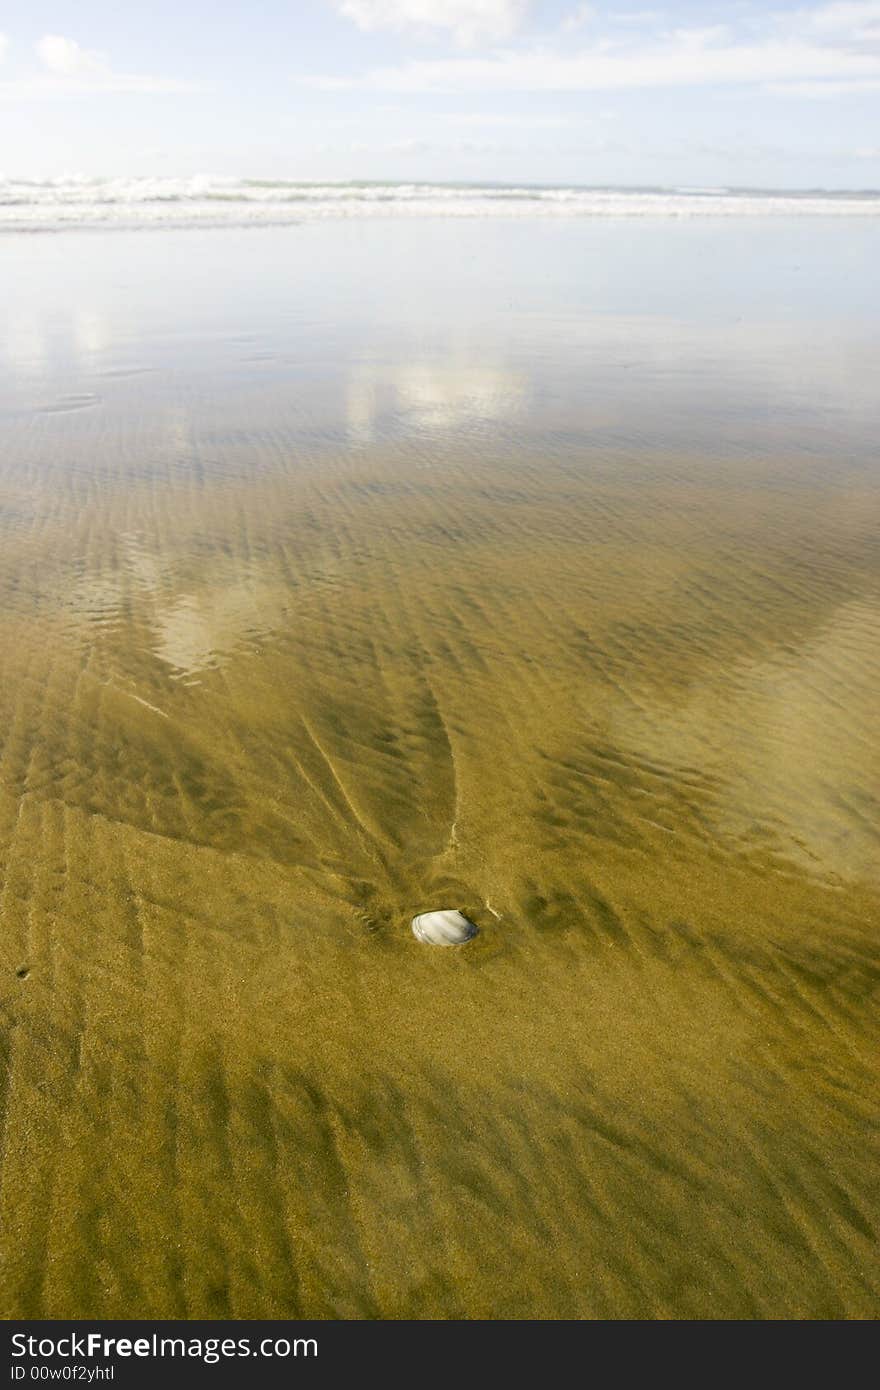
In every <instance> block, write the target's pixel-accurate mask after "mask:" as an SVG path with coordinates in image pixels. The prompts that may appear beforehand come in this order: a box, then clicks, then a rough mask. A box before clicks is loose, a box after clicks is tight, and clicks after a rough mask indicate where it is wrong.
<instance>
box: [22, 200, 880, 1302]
mask: <svg viewBox="0 0 880 1390" xmlns="http://www.w3.org/2000/svg"><path fill="white" fill-rule="evenodd" d="M94 220H95V225H89V226H87V227H84V228H80V229H64V228H63V227H61V228H59V227H56V228H55V230H54V231H53V232H51V233H46V234H32V233H25V232H22V231H20V230H19V231H7V232H6V233H4V235H3V246H4V251H5V252H6V258H7V275H8V278H9V282H10V291H9V306H8V311H7V314H6V320H5V323H4V329H3V331H4V333H5V337H2V335H0V350H2V355H3V359H4V368H5V370H4V373H3V382H4V384H3V387H2V391H0V418H2V429H3V435H4V444H5V447H4V449H3V451H2V457H0V539H2V544H0V623H2V629H3V631H2V638H0V920H2V933H0V980H2V986H0V1000H2V1018H3V1027H2V1036H0V1041H2V1046H3V1049H4V1059H5V1091H4V1093H3V1111H2V1113H3V1129H2V1172H3V1177H2V1187H0V1229H2V1231H3V1233H4V1234H3V1237H2V1240H3V1265H2V1268H3V1278H2V1289H3V1302H4V1306H3V1309H2V1311H3V1314H4V1316H6V1317H11V1316H16V1317H29V1318H141V1317H143V1318H290V1317H303V1318H383V1319H402V1318H443V1319H449V1318H542V1319H551V1318H552V1319H557V1318H658V1319H668V1318H869V1317H872V1316H876V1314H877V1310H878V1291H880V1268H878V1261H877V1249H876V1230H877V1221H878V1214H880V1213H878V1199H877V1191H876V1180H875V1175H874V1168H875V1164H874V1160H873V1154H872V1150H871V1139H870V1136H871V1134H872V1132H873V1129H874V1127H875V1126H876V1122H877V1118H878V1108H880V1107H878V1096H877V1087H876V1022H875V1016H874V1012H873V1007H872V1005H873V1003H874V996H875V993H876V982H877V978H878V969H880V965H878V952H877V926H878V918H880V911H878V909H880V873H878V863H880V856H878V818H877V811H878V801H877V791H878V786H880V748H878V743H880V740H878V731H877V719H876V710H877V702H878V692H877V687H878V674H880V647H878V638H880V563H878V560H880V555H878V535H880V528H878V522H880V470H878V461H877V450H876V441H877V438H878V433H880V401H878V399H877V393H876V381H875V379H874V378H875V371H874V367H873V364H874V362H876V356H877V349H878V336H880V330H878V323H880V318H878V312H877V311H878V308H880V303H878V300H880V291H878V289H877V280H876V274H875V269H876V221H875V220H872V219H871V218H870V217H866V216H851V217H847V216H846V215H843V214H841V215H836V216H828V217H820V216H810V215H803V216H798V215H794V213H792V210H791V209H788V210H787V213H786V215H782V214H774V215H773V216H764V215H761V212H760V210H759V211H758V212H757V213H755V214H754V215H749V216H736V215H731V216H726V215H725V216H717V217H711V216H706V217H701V216H694V217H679V216H672V215H669V216H660V215H656V214H655V213H652V212H651V210H650V209H649V210H648V212H647V213H645V212H644V211H640V213H639V215H638V216H637V217H635V216H634V217H631V218H621V217H612V216H610V215H609V216H603V217H596V218H590V217H555V216H554V217H547V218H541V217H538V216H534V217H528V216H522V217H519V218H516V219H514V218H510V217H498V218H491V217H479V216H477V215H474V216H473V217H461V218H455V217H451V218H441V217H427V216H426V217H421V218H420V217H416V216H413V217H400V218H394V217H387V218H384V219H383V218H382V217H379V216H377V217H366V218H357V217H352V218H348V219H341V218H340V219H335V220H334V219H332V218H328V219H327V220H321V219H315V220H313V221H308V220H306V221H303V222H301V223H299V224H297V225H288V226H277V227H276V226H257V227H244V228H243V227H236V226H231V225H227V226H223V227H218V228H214V227H212V228H209V229H205V228H202V227H199V226H189V227H183V228H168V227H150V228H148V229H146V230H115V231H114V230H106V229H101V227H100V226H98V225H97V223H98V221H99V220H100V219H97V218H96V219H94ZM442 908H459V909H460V910H461V911H462V912H464V913H466V914H467V916H468V917H469V918H471V919H472V920H473V922H475V923H476V925H477V926H478V928H479V935H478V936H476V937H475V938H474V939H473V940H472V941H469V942H468V943H467V944H466V945H463V946H461V947H454V948H450V949H438V948H435V947H433V946H431V945H428V944H424V943H423V942H420V941H419V940H417V939H416V938H415V937H414V935H413V933H412V930H411V926H410V923H411V920H412V918H413V917H414V916H415V915H416V914H418V913H421V912H425V911H430V910H434V909H442Z"/></svg>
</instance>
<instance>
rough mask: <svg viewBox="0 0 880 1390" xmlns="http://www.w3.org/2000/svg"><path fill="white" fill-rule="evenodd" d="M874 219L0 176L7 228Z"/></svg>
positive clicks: (661, 202) (686, 202) (348, 186)
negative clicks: (374, 220)
mask: <svg viewBox="0 0 880 1390" xmlns="http://www.w3.org/2000/svg"><path fill="white" fill-rule="evenodd" d="M780 216H786V217H790V216H795V217H804V216H808V217H823V216H824V217H828V216H832V217H834V216H836V217H840V216H846V217H852V216H856V217H877V216H880V191H866V192H852V193H826V192H821V191H818V192H803V193H792V192H783V191H774V190H760V189H754V190H749V189H728V188H675V189H624V188H577V187H573V186H572V187H555V188H545V187H531V186H528V185H522V186H514V185H511V186H507V187H503V186H496V185H473V184H419V183H324V184H319V183H295V182H290V181H282V180H279V181H270V180H255V179H233V178H217V177H213V176H210V175H199V176H197V177H194V178H115V179H90V178H84V177H81V176H76V175H71V176H67V177H65V178H58V179H45V180H27V179H3V178H0V230H4V231H60V230H62V229H64V228H67V227H117V228H138V227H190V226H197V227H207V226H232V227H235V226H251V225H260V224H265V225H276V226H277V225H279V224H281V225H283V224H285V223H296V222H313V221H318V220H320V219H322V218H359V217H558V218H577V217H583V218H597V217H601V218H605V217H677V218H693V217H701V218H703V217H780Z"/></svg>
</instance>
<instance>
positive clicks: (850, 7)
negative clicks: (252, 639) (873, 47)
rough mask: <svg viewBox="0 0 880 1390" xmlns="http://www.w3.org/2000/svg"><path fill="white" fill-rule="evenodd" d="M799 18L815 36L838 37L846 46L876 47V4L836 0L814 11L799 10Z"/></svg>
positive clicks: (879, 7) (879, 25)
mask: <svg viewBox="0 0 880 1390" xmlns="http://www.w3.org/2000/svg"><path fill="white" fill-rule="evenodd" d="M797 17H798V16H796V18H797ZM799 18H801V19H802V20H803V21H804V22H805V24H806V27H807V28H808V29H811V30H812V31H813V32H815V33H817V34H827V35H829V36H833V37H840V38H843V39H846V40H848V41H849V42H850V43H880V0H839V3H836V4H831V5H821V6H820V7H819V8H818V9H815V10H802V11H801V12H800V16H799Z"/></svg>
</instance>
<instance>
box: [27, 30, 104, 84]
mask: <svg viewBox="0 0 880 1390" xmlns="http://www.w3.org/2000/svg"><path fill="white" fill-rule="evenodd" d="M34 47H35V49H36V50H37V53H38V55H39V57H40V58H41V60H42V61H43V63H44V64H45V66H46V67H47V68H48V69H49V71H50V72H58V73H63V74H64V76H65V77H70V76H72V75H74V74H75V75H77V76H79V75H81V74H83V73H86V74H88V73H101V72H106V71H107V60H106V58H105V57H104V55H103V54H102V53H91V52H87V51H86V49H84V48H80V46H79V44H78V43H77V42H76V40H75V39H66V38H64V36H63V35H61V34H45V35H44V36H43V38H41V39H40V41H39V42H38V43H36V44H34Z"/></svg>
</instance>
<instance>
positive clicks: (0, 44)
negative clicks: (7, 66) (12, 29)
mask: <svg viewBox="0 0 880 1390" xmlns="http://www.w3.org/2000/svg"><path fill="white" fill-rule="evenodd" d="M8 47H9V40H8V38H7V37H6V35H5V34H0V62H2V61H3V59H4V58H5V57H6V50H7V48H8Z"/></svg>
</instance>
